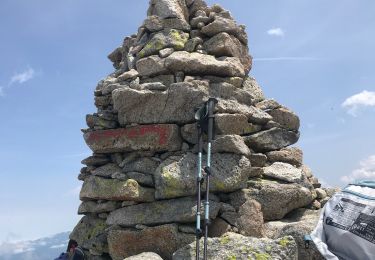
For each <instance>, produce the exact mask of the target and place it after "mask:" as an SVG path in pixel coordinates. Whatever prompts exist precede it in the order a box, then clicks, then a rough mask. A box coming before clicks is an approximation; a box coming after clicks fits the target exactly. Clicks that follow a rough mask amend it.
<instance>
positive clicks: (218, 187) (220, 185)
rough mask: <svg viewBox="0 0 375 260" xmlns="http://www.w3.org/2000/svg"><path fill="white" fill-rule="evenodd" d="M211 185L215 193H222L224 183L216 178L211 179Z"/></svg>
mask: <svg viewBox="0 0 375 260" xmlns="http://www.w3.org/2000/svg"><path fill="white" fill-rule="evenodd" d="M211 184H212V187H214V188H215V190H217V191H224V190H225V187H226V185H225V183H224V182H222V181H220V180H218V179H216V178H212V179H211Z"/></svg>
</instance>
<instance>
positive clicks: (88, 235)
mask: <svg viewBox="0 0 375 260" xmlns="http://www.w3.org/2000/svg"><path fill="white" fill-rule="evenodd" d="M106 228H107V225H106V224H105V221H104V220H102V219H100V218H96V217H93V216H84V217H82V219H81V220H80V221H79V222H78V224H77V225H76V226H75V228H74V229H73V231H72V233H70V235H69V238H70V239H73V240H75V241H77V243H78V244H79V245H80V246H81V247H83V248H85V249H87V250H90V249H93V248H95V247H97V248H101V249H102V252H101V253H104V252H108V247H107V245H106V241H105V238H106V233H105V229H106ZM103 236H104V240H103Z"/></svg>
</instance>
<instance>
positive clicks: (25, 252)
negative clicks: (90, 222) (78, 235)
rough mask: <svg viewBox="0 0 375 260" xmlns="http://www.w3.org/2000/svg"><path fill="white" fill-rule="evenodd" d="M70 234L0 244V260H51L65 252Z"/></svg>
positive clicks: (63, 233)
mask: <svg viewBox="0 0 375 260" xmlns="http://www.w3.org/2000/svg"><path fill="white" fill-rule="evenodd" d="M69 234H70V232H62V233H58V234H56V235H53V236H49V237H45V238H40V239H36V240H30V241H20V242H11V243H8V242H4V243H2V244H0V260H51V259H55V258H57V257H58V256H59V255H60V253H62V252H64V251H65V250H66V247H67V245H68V241H69Z"/></svg>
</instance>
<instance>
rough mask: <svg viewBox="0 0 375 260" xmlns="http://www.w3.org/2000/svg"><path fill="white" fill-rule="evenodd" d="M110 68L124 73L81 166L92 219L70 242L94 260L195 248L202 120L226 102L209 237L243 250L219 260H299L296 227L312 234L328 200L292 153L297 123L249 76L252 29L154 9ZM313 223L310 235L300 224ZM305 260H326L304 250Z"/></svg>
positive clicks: (110, 92)
mask: <svg viewBox="0 0 375 260" xmlns="http://www.w3.org/2000/svg"><path fill="white" fill-rule="evenodd" d="M109 59H110V60H111V61H112V62H113V65H114V67H115V68H116V71H115V72H114V73H112V74H110V75H109V76H108V77H107V78H105V79H104V80H102V81H100V82H99V84H98V86H97V87H96V90H95V93H94V94H95V105H96V107H97V109H98V111H97V112H96V113H94V114H92V115H87V117H86V121H87V125H88V128H87V129H84V130H83V132H84V139H85V141H86V143H87V145H88V146H89V147H90V148H91V150H92V151H93V155H92V156H90V157H88V158H86V159H84V160H83V161H82V163H83V164H85V165H86V167H84V168H82V170H81V173H80V174H79V179H80V180H82V181H83V186H82V189H81V192H80V199H81V200H82V204H81V205H80V207H79V210H78V213H79V214H83V215H84V217H83V218H82V219H81V221H80V222H79V223H78V225H77V226H76V228H75V229H74V231H73V232H72V233H71V236H70V237H71V238H72V239H75V240H77V241H78V243H79V244H80V245H81V246H82V247H83V248H84V249H85V250H86V253H87V255H88V256H89V259H116V260H117V259H124V258H125V257H129V256H132V255H137V254H140V253H144V252H155V253H157V254H159V255H160V256H161V257H162V258H163V259H171V258H172V255H173V253H174V252H175V251H177V250H178V249H180V248H182V247H184V246H186V245H188V244H190V243H192V242H193V241H194V240H195V225H194V221H195V212H196V210H197V208H196V201H195V197H194V195H195V194H196V185H195V182H196V176H195V174H196V172H197V170H196V156H197V155H196V153H197V147H196V143H197V140H196V139H197V134H196V127H197V126H196V123H195V120H194V110H195V108H196V107H198V106H200V105H202V103H203V102H205V101H206V100H207V99H208V97H216V98H217V99H218V100H219V102H218V104H217V107H216V119H215V120H216V121H215V130H216V134H217V136H216V139H215V141H214V143H213V150H212V152H213V156H212V160H213V161H212V167H213V169H212V172H213V176H212V182H211V186H210V191H211V193H212V197H211V198H210V200H211V202H210V205H211V211H210V218H211V220H212V223H211V225H210V229H209V236H210V237H217V238H213V240H210V241H211V242H210V243H212V245H216V246H218V245H219V246H220V245H221V246H223V247H224V246H225V245H231V247H232V249H233V247H234V246H233V245H232V244H233V243H235V241H236V239H237V240H241V241H242V242H241V243H242V244H241V245H242V248H245V249H243V250H242V251H241V248H240V247H238V248H237V249H238V250H237V249H236V250H232V251H230V252H229V251H225V250H224V251H223V252H222V253H221V255H220V257H222V258H215V259H236V258H229V257H232V256H233V257H236V254H242V256H244V255H246V256H247V257H248V258H249V259H252V258H254V259H258V258H256V257H257V255H260V256H263V257H272V259H285V257H287V259H294V258H295V257H296V256H297V254H298V253H297V251H298V250H297V247H298V248H300V249H301V248H303V243H302V240H301V239H300V240H299V239H298V237H299V235H300V234H299V233H298V232H300V233H301V232H302V233H303V231H301V230H297V229H296V228H294V229H293V227H295V226H299V227H304V226H306V228H305V229H304V230H305V231H306V232H307V233H308V232H309V231H311V229H312V227H313V226H314V225H315V222H314V221H315V220H316V218H317V216H318V214H319V211H316V209H319V208H320V207H321V205H322V204H323V203H324V202H325V201H326V200H327V198H328V196H329V195H330V194H328V195H327V192H326V190H324V189H321V188H320V184H319V182H318V180H317V179H316V178H315V177H314V176H313V175H312V173H311V170H309V168H308V167H307V166H305V165H304V164H303V162H302V151H301V150H300V149H298V148H296V147H290V146H291V145H293V144H294V143H296V142H297V140H298V138H299V131H298V130H299V126H300V121H299V118H298V116H297V115H296V114H295V113H293V112H292V111H291V110H290V109H288V108H286V107H285V106H282V105H280V104H279V103H278V102H276V101H275V100H270V99H266V98H265V96H264V94H263V92H262V90H261V88H260V87H259V85H258V84H257V82H256V81H255V79H254V78H252V77H250V76H248V73H249V71H250V69H251V66H252V58H251V56H250V55H249V52H248V38H247V35H246V32H245V26H243V25H238V24H237V23H236V22H235V21H234V19H233V18H232V16H231V14H230V13H229V12H228V11H226V10H224V9H223V8H222V7H220V6H219V5H214V6H212V7H208V6H207V5H206V3H205V2H204V1H202V0H151V1H150V8H149V10H148V17H147V18H146V20H145V21H144V23H143V24H142V26H141V27H140V28H139V29H138V33H137V34H136V35H132V36H130V37H126V38H125V40H124V42H123V44H122V45H121V46H120V47H119V48H117V49H116V50H115V51H114V52H112V53H111V54H110V55H109ZM329 192H331V191H329ZM296 214H297V215H298V214H299V215H298V216H299V217H296ZM310 216H314V219H313V221H310V222H311V224H306V225H303V224H301V223H300V221H302V220H303V219H304V218H307V219H309V220H311V217H310ZM310 222H309V221H307V222H306V223H310ZM304 223H305V222H304ZM293 225H294V226H293ZM296 230H297V231H298V232H297V231H296ZM295 231H296V232H295ZM227 232H230V233H227ZM235 233H237V234H235ZM296 234H297V235H296ZM223 235H224V236H223ZM287 235H292V236H293V235H294V237H295V239H296V242H295V241H294V239H293V238H292V237H285V236H287ZM250 237H252V238H250ZM255 237H259V238H261V237H268V238H262V239H259V240H257V238H255ZM273 239H276V240H273ZM233 241H234V242H233ZM296 243H297V244H296ZM248 244H253V245H263V246H261V247H259V248H257V249H256V250H255V249H252V250H250V247H249V246H248ZM271 245H274V246H271ZM283 248H284V251H285V252H282V251H283ZM181 250H182V251H181ZM181 250H180V251H178V252H176V254H175V256H174V259H190V258H189V255H190V256H191V257H192V258H194V244H192V245H190V246H187V247H185V248H184V249H181ZM190 251H191V252H190ZM210 254H211V255H212V252H211V253H210ZM275 254H278V255H279V256H278V257H279V258H277V257H276V256H275ZM153 255H154V254H153ZM283 256H284V257H283ZM216 257H219V256H218V255H216ZM293 257H294V258H293ZM299 257H300V259H318V258H314V257H315V255H314V254H310V253H309V252H305V251H303V250H302V249H301V250H299ZM303 257H305V258H303ZM306 257H310V258H306ZM212 259H214V257H213V258H212ZM246 259H247V258H246ZM261 259H268V258H261ZM270 259H271V258H270Z"/></svg>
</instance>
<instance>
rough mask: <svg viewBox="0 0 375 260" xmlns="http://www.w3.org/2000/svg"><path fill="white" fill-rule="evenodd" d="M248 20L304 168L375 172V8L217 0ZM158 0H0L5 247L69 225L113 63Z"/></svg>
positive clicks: (345, 2) (340, 1) (334, 180)
mask: <svg viewBox="0 0 375 260" xmlns="http://www.w3.org/2000/svg"><path fill="white" fill-rule="evenodd" d="M207 2H208V3H210V4H213V3H215V2H216V3H220V4H222V5H223V6H224V7H225V8H226V9H229V10H230V11H231V12H232V14H233V15H234V16H235V17H236V19H237V21H238V22H239V23H242V24H245V25H247V31H248V34H249V43H250V52H251V53H252V55H253V56H254V67H253V70H252V71H251V75H252V76H254V77H255V78H256V79H257V80H258V82H259V83H260V85H261V86H262V87H263V90H264V92H265V94H266V96H267V97H270V98H275V99H276V100H278V101H279V102H280V103H282V104H284V105H286V106H287V107H289V108H291V109H292V110H294V111H295V112H296V113H297V114H298V115H299V116H300V118H301V132H302V134H301V139H300V141H299V143H298V146H299V147H301V148H303V150H304V159H305V163H306V164H308V165H309V166H310V167H311V168H312V169H313V171H314V174H315V175H316V176H318V177H319V178H320V179H321V180H322V181H324V182H325V183H327V184H330V185H334V186H342V185H344V184H345V181H349V180H351V179H352V178H354V177H359V178H362V177H363V176H368V177H372V178H374V177H375V138H374V137H373V136H374V134H373V133H374V129H375V120H374V115H375V73H374V68H375V52H374V46H375V33H374V32H375V19H374V13H375V2H374V1H373V0H357V1H352V0H330V1H327V0H314V1H312V0H309V1H308V0H299V1H295V0H283V1H279V0H268V1H255V0H230V1H229V0H217V1H211V0H210V1H207ZM147 5H148V0H136V1H135V0H133V1H130V0H122V1H120V0H107V1H99V0H64V1H51V0H34V1H28V0H2V1H0V37H1V41H0V46H1V47H0V57H1V59H0V116H1V121H2V124H1V127H0V178H1V181H0V206H1V211H0V243H1V241H6V240H7V241H9V240H20V239H32V238H37V237H43V236H46V235H50V234H54V233H58V232H61V231H66V230H71V229H72V228H73V227H74V225H75V224H76V222H77V221H78V220H79V216H77V215H76V211H77V207H78V205H79V200H78V191H79V187H80V185H81V183H80V182H79V181H78V180H77V179H76V177H77V175H78V172H79V170H80V168H81V165H80V161H81V160H82V159H83V158H85V156H86V155H89V154H90V151H89V149H88V148H87V147H86V145H85V143H84V141H83V138H82V134H81V132H80V128H84V127H85V115H86V114H88V113H93V112H94V111H95V108H94V105H93V90H94V88H95V86H96V83H97V82H98V81H99V80H100V79H101V78H103V77H104V76H105V75H107V74H109V73H110V72H112V71H113V68H112V67H111V63H110V62H109V61H108V60H107V58H106V56H107V54H108V53H110V52H111V51H112V50H113V49H115V48H116V47H117V46H119V45H120V43H121V42H122V39H123V38H124V36H127V35H130V34H132V33H134V32H136V31H137V28H138V26H139V25H140V24H141V23H142V21H143V19H144V18H145V14H146V10H147Z"/></svg>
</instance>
